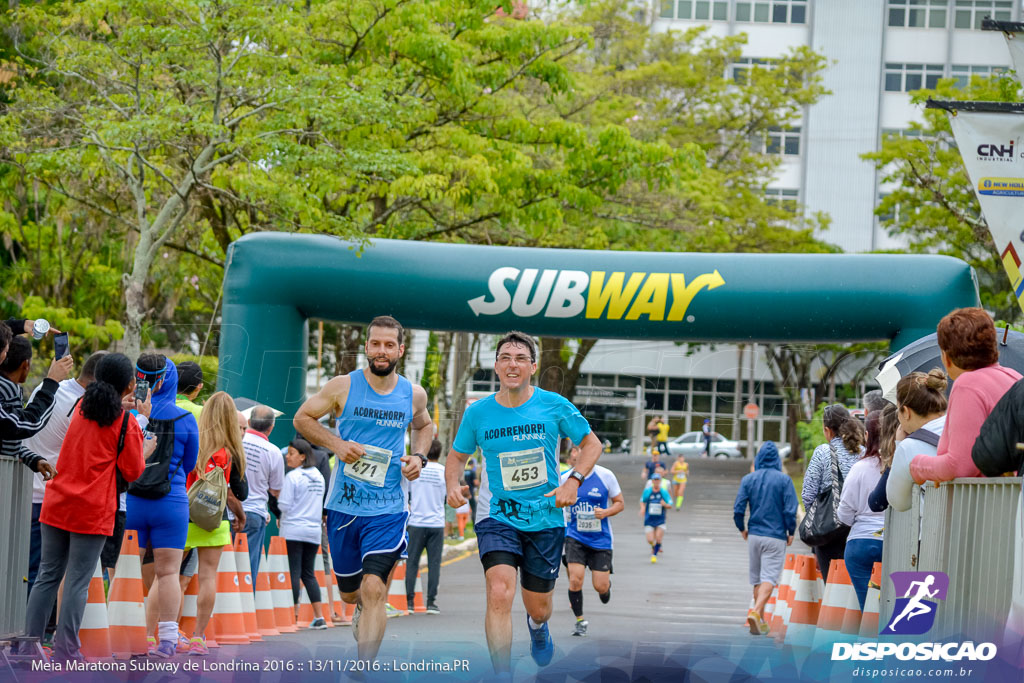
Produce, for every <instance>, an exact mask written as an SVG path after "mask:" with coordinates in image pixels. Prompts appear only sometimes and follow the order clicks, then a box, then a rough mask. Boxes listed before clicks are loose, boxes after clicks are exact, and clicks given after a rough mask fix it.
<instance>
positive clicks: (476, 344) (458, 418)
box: [445, 332, 480, 448]
mask: <svg viewBox="0 0 1024 683" xmlns="http://www.w3.org/2000/svg"><path fill="white" fill-rule="evenodd" d="M454 346H455V376H454V378H453V379H454V380H455V386H453V387H452V408H451V410H450V411H449V413H448V414H449V416H450V419H451V421H450V422H449V423H448V430H447V433H446V434H445V439H446V440H445V447H446V448H451V445H452V444H453V443H455V434H456V433H458V431H459V424H460V423H461V422H462V414H463V413H464V412H465V411H466V384H467V383H468V382H469V380H470V379H471V378H472V377H473V373H475V372H476V371H477V369H478V368H479V364H478V363H477V355H478V351H479V350H480V335H479V334H474V335H473V337H472V339H470V337H469V333H467V332H457V333H456V334H455V344H454Z"/></svg>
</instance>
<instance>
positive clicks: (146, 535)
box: [125, 353, 199, 657]
mask: <svg viewBox="0 0 1024 683" xmlns="http://www.w3.org/2000/svg"><path fill="white" fill-rule="evenodd" d="M135 374H136V380H137V381H141V380H145V381H147V382H149V386H150V388H151V391H152V404H153V408H152V410H151V411H150V414H149V430H150V431H155V432H156V436H157V439H158V441H157V449H156V451H155V452H154V453H153V455H151V456H150V458H149V459H148V460H147V461H146V463H147V464H146V467H147V469H148V468H153V472H154V475H149V476H148V477H147V474H148V473H144V474H143V475H142V477H140V479H139V481H137V482H134V483H133V484H132V485H131V486H130V487H129V489H128V497H127V506H126V507H127V510H126V515H125V528H126V529H134V530H136V531H137V532H138V538H139V550H140V552H142V553H145V550H146V547H147V546H148V547H149V548H151V549H152V551H153V560H154V562H153V564H154V569H155V574H156V578H155V579H154V581H153V586H152V588H150V592H149V599H148V601H147V606H146V633H147V635H148V634H152V633H154V632H155V633H156V637H155V638H154V637H153V636H148V637H149V641H150V653H151V654H153V655H155V656H157V657H171V656H173V655H174V653H175V648H176V646H177V642H178V607H179V603H180V601H181V589H180V587H179V584H178V571H179V569H180V566H181V557H182V551H183V550H184V548H185V539H186V537H187V536H188V521H189V515H188V494H187V493H186V489H185V477H186V476H188V473H189V472H191V471H192V470H193V469H195V466H196V459H197V456H198V454H199V426H198V424H197V423H196V418H195V417H194V416H193V415H192V413H190V412H189V411H187V410H185V409H184V408H179V407H178V406H176V405H175V397H176V395H177V391H178V370H177V368H176V367H175V366H174V363H173V362H172V361H171V360H170V359H169V358H166V357H164V356H163V355H161V354H158V353H146V354H143V355H141V356H139V359H138V360H137V361H136V363H135ZM168 436H170V437H172V438H170V439H168V438H166V437H168ZM161 444H167V445H166V446H163V447H162V448H161ZM172 446H173V451H172V452H168V449H170V448H171V447H172ZM158 461H162V462H160V463H159V464H157V463H158ZM162 472H166V475H163V476H161V474H162ZM154 476H155V479H159V481H156V480H155V479H154ZM164 477H166V479H165V478H164ZM157 641H159V643H158V642H157Z"/></svg>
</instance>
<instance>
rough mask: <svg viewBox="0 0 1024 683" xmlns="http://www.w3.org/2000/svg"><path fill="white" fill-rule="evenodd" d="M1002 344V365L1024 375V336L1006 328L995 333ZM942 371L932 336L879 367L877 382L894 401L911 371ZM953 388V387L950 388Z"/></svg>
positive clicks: (999, 343)
mask: <svg viewBox="0 0 1024 683" xmlns="http://www.w3.org/2000/svg"><path fill="white" fill-rule="evenodd" d="M996 340H997V341H998V345H999V363H1000V365H1004V366H1006V367H1008V368H1013V369H1014V370H1016V371H1017V372H1019V373H1021V374H1024V333H1021V332H1015V331H1013V330H1010V329H1009V328H1006V329H997V330H996ZM933 368H939V369H940V370H941V369H942V357H941V354H940V352H939V342H938V337H937V335H936V334H934V333H933V334H929V335H927V336H924V337H921V338H920V339H918V340H917V341H914V342H911V343H909V344H907V345H906V346H904V347H903V348H902V349H900V350H899V351H897V352H896V353H894V354H892V355H891V356H889V357H888V358H886V359H885V360H883V361H882V362H881V363H879V364H878V370H879V373H878V377H877V379H878V383H879V385H881V387H882V393H883V394H885V396H886V397H887V398H891V399H892V400H893V401H895V398H896V383H897V382H899V381H900V378H902V377H906V376H907V375H909V374H910V373H912V372H928V371H929V370H931V369H933ZM950 386H952V384H951V385H950Z"/></svg>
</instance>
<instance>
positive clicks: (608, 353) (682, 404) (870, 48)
mask: <svg viewBox="0 0 1024 683" xmlns="http://www.w3.org/2000/svg"><path fill="white" fill-rule="evenodd" d="M650 2H651V3H652V4H651V5H650V7H649V11H650V13H651V17H652V18H653V27H652V28H653V30H655V31H665V30H671V29H677V30H685V29H688V28H690V27H692V26H694V25H702V26H706V27H707V29H708V31H709V32H710V33H711V34H712V35H719V36H726V35H736V34H740V33H745V34H746V35H747V36H748V41H747V44H746V46H745V48H744V51H743V59H742V61H741V62H740V63H737V64H734V65H733V66H732V69H733V74H732V75H733V77H736V75H737V73H738V72H741V71H742V70H743V69H745V68H749V67H750V66H751V65H754V64H762V65H770V64H771V61H772V60H773V59H776V58H778V57H780V56H782V55H784V54H786V53H787V52H788V51H789V50H790V49H792V48H794V47H796V46H810V47H811V48H813V49H814V50H815V51H816V52H818V53H820V54H822V55H824V56H825V57H826V59H827V67H826V69H825V71H824V81H825V87H826V88H827V89H828V90H829V91H830V92H831V94H830V95H826V96H824V97H823V98H822V99H821V100H820V101H819V102H818V103H816V104H815V105H814V106H811V107H808V108H807V109H806V110H805V111H804V113H803V116H802V119H801V121H800V122H799V123H798V124H797V125H794V126H793V128H792V129H789V130H784V131H782V130H780V131H777V132H775V133H773V134H772V135H771V136H770V137H769V140H768V142H767V148H766V151H768V152H770V153H776V154H779V155H780V156H782V164H781V166H780V168H779V171H778V175H777V177H776V178H775V179H774V180H773V182H772V183H770V186H769V187H770V189H769V194H771V195H773V196H775V197H776V198H778V199H783V200H796V202H797V203H799V204H800V205H803V207H805V209H806V210H807V211H821V212H824V213H827V214H828V215H829V216H830V217H831V219H832V223H831V226H830V228H829V230H828V232H826V233H825V234H823V235H821V237H822V238H823V239H824V240H826V241H828V242H831V243H833V244H836V245H838V246H839V247H841V248H842V249H843V250H845V251H847V252H863V251H872V250H876V249H885V248H896V247H899V246H901V245H900V243H899V242H898V241H896V240H894V239H892V238H891V237H889V236H888V235H887V234H886V232H885V230H884V229H883V228H882V227H881V226H880V225H879V221H878V219H877V218H876V217H875V216H874V210H875V208H876V206H877V205H878V202H879V200H880V198H881V197H882V196H883V195H884V193H885V192H886V190H887V188H886V187H884V186H883V185H882V184H881V181H880V174H879V173H878V172H877V171H876V170H875V168H874V166H873V165H872V164H871V163H870V162H867V161H864V160H862V159H861V155H862V154H864V153H865V152H871V151H875V150H877V149H879V146H880V144H881V139H882V136H883V135H884V134H885V133H898V132H900V131H905V130H907V129H908V127H909V124H910V122H911V121H913V120H919V119H920V118H921V111H920V109H919V108H917V107H915V106H914V105H912V104H911V102H910V96H909V93H910V92H911V91H913V90H917V89H920V88H925V87H934V86H935V84H936V82H937V81H938V79H939V78H944V77H953V78H959V79H964V80H965V81H966V79H967V78H969V77H970V76H971V75H974V74H981V75H987V74H990V73H992V72H993V71H995V70H999V69H1007V68H1009V67H1010V58H1009V54H1008V52H1007V49H1006V46H1005V41H1004V40H1003V39H1002V37H1001V36H999V35H997V34H993V33H990V32H982V31H981V30H980V27H981V22H982V19H983V18H984V17H986V16H989V17H992V18H993V19H997V20H1003V21H1020V20H1021V3H1020V1H1019V0H650ZM425 346H426V334H425V333H418V334H416V335H415V337H414V343H413V346H412V348H410V351H411V358H410V360H411V363H410V365H409V366H408V367H407V371H408V373H409V376H410V378H411V379H413V380H414V381H418V379H419V376H420V374H421V373H422V362H423V354H424V353H425V350H426V349H425ZM763 356H764V354H763V347H760V348H758V347H757V345H747V347H746V349H745V351H744V354H743V355H742V356H741V354H740V351H739V348H738V347H737V346H734V345H727V344H718V345H714V346H711V345H704V346H699V347H690V346H688V345H686V344H682V345H676V344H672V343H666V342H643V341H622V340H603V341H600V342H598V343H597V345H596V346H595V347H594V349H593V350H592V351H591V352H590V354H589V355H588V357H587V360H586V362H585V363H584V365H583V369H582V374H581V376H580V380H579V382H578V384H577V388H576V392H575V395H574V396H573V401H574V402H575V403H576V404H577V405H578V406H579V407H580V408H581V409H582V410H583V411H584V413H585V414H586V415H587V416H588V418H590V420H591V422H592V425H593V427H594V429H595V431H596V432H597V433H598V434H599V435H601V436H602V437H607V438H609V439H610V440H612V441H613V443H615V444H616V445H617V443H618V439H619V438H621V437H624V436H629V437H634V438H635V437H636V435H638V434H642V433H643V432H644V426H645V425H646V421H647V419H649V418H650V417H651V416H654V415H659V416H667V417H668V418H669V422H670V424H671V426H672V430H671V433H672V435H673V436H675V435H678V434H681V433H683V432H685V431H692V430H698V429H700V426H701V424H702V422H703V420H704V418H710V419H711V420H712V424H713V427H714V429H715V430H716V431H718V432H719V433H721V434H723V435H725V436H726V437H731V436H736V437H737V438H740V439H744V440H745V439H747V438H748V435H749V438H751V439H752V440H753V441H754V443H755V444H759V443H760V442H762V441H764V440H768V439H772V440H776V441H780V442H787V441H789V439H790V438H791V437H792V436H793V435H791V434H789V433H787V427H786V406H785V399H784V398H783V396H782V392H781V388H780V387H779V386H777V385H776V382H775V380H774V379H773V377H772V374H771V371H770V369H769V368H768V367H767V365H766V364H765V362H764V358H763ZM855 365H856V359H853V361H852V362H851V363H850V364H849V365H848V366H847V367H850V368H853V367H855ZM479 366H480V367H481V368H482V369H481V370H480V371H478V372H477V374H476V376H475V377H474V378H473V380H472V381H471V382H470V386H468V387H467V389H469V390H470V391H477V392H489V391H494V390H495V389H497V384H496V382H495V380H494V376H493V372H492V370H491V368H492V367H493V349H492V345H491V344H487V343H484V344H482V348H481V353H480V358H479ZM747 403H754V404H756V405H757V406H758V412H759V414H758V417H757V418H756V419H754V420H747V419H745V418H742V417H740V418H738V419H737V416H738V415H742V412H743V411H742V407H743V406H744V405H746V404H747ZM807 407H809V406H807Z"/></svg>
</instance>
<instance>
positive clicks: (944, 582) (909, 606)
mask: <svg viewBox="0 0 1024 683" xmlns="http://www.w3.org/2000/svg"><path fill="white" fill-rule="evenodd" d="M889 578H890V579H892V585H893V587H894V588H895V589H896V595H897V596H902V597H897V598H896V604H895V606H894V607H893V610H892V617H891V618H890V619H889V623H888V624H887V625H886V627H885V628H884V629H883V630H882V633H886V634H891V633H896V634H899V635H905V636H916V635H921V634H922V633H927V632H928V630H929V629H930V628H931V627H932V625H933V624H934V623H935V613H936V610H937V609H938V605H939V603H938V602H937V601H938V600H945V599H946V593H947V592H948V591H949V575H947V574H945V573H944V572H893V573H892V574H890V575H889Z"/></svg>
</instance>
